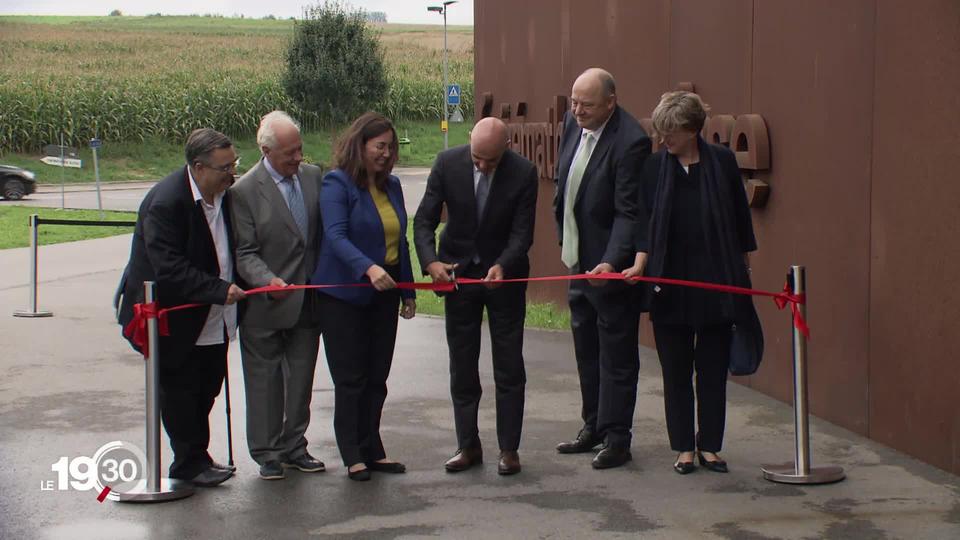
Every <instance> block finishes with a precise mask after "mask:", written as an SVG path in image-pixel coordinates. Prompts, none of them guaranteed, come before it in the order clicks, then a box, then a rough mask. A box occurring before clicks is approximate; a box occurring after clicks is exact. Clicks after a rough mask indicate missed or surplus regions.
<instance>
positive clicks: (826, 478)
mask: <svg viewBox="0 0 960 540" xmlns="http://www.w3.org/2000/svg"><path fill="white" fill-rule="evenodd" d="M761 470H762V471H763V477H764V478H765V479H767V480H769V481H771V482H778V483H781V484H832V483H834V482H839V481H841V480H843V479H844V478H846V474H844V472H843V467H834V466H830V465H828V466H824V467H810V471H809V472H808V473H807V474H797V466H796V464H794V463H782V464H779V465H763V466H761Z"/></svg>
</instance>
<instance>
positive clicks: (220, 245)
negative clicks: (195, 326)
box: [187, 167, 237, 346]
mask: <svg viewBox="0 0 960 540" xmlns="http://www.w3.org/2000/svg"><path fill="white" fill-rule="evenodd" d="M187 175H188V176H189V177H190V191H192V192H193V200H194V201H198V202H199V203H200V206H201V207H202V208H203V213H204V215H206V217H207V225H208V226H209V227H210V236H212V237H213V245H214V247H216V250H217V263H218V264H219V265H220V279H222V280H224V281H226V282H227V283H233V259H231V258H230V241H229V239H228V238H227V223H226V222H225V221H224V218H223V193H224V192H220V193H217V194H216V195H215V196H214V197H213V204H207V202H206V201H204V200H203V195H202V194H201V193H200V188H198V187H197V181H196V180H194V179H193V172H191V171H190V168H189V167H187ZM224 327H226V329H227V336H228V337H229V338H230V341H233V340H234V339H236V336H237V305H236V304H231V305H229V306H222V305H218V304H214V305H212V306H210V314H209V315H207V322H206V323H205V324H204V325H203V330H201V331H200V337H198V338H197V343H196V345H197V346H204V345H220V344H221V343H223V329H224Z"/></svg>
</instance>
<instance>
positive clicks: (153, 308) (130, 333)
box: [123, 272, 810, 357]
mask: <svg viewBox="0 0 960 540" xmlns="http://www.w3.org/2000/svg"><path fill="white" fill-rule="evenodd" d="M578 279H590V280H609V281H638V282H639V281H642V282H646V283H654V284H657V285H675V286H680V287H693V288H697V289H705V290H708V291H717V292H726V293H731V294H744V295H750V296H766V297H769V298H772V299H773V301H774V303H776V305H777V307H778V308H779V309H783V308H785V307H786V306H787V305H789V306H790V311H791V313H792V315H793V325H794V326H795V327H796V328H797V329H798V330H800V332H801V333H802V334H803V335H804V336H805V337H807V338H809V337H810V327H809V326H807V322H806V321H805V320H804V318H803V315H802V314H801V313H800V307H799V306H800V305H801V304H806V302H807V299H806V295H804V294H793V292H792V291H791V290H790V285H789V284H786V285H784V286H783V291H782V292H778V293H774V292H768V291H760V290H756V289H748V288H746V287H734V286H732V285H721V284H719V283H707V282H704V281H686V280H682V279H672V278H652V277H639V276H638V277H633V278H629V279H627V278H624V277H623V275H622V274H620V273H617V272H605V273H601V274H570V275H566V276H542V277H530V278H514V279H501V280H497V281H484V280H482V279H474V278H460V279H458V280H457V281H456V282H455V283H422V282H417V283H410V282H400V283H397V288H398V289H406V290H425V291H435V292H451V291H453V290H454V289H456V287H457V286H458V285H481V284H482V285H489V284H494V283H496V284H499V283H530V282H544V281H573V280H578ZM372 286H373V285H371V284H369V283H348V284H337V285H288V286H286V287H274V286H270V285H268V286H266V287H257V288H255V289H250V290H248V291H246V293H247V295H251V294H263V293H270V292H278V291H295V290H301V289H332V288H336V287H372ZM204 305H206V304H183V305H179V306H174V307H169V308H164V309H159V310H158V309H157V304H156V302H154V303H152V304H134V306H133V319H131V321H130V323H129V324H127V326H125V327H124V329H123V335H124V336H126V337H127V339H129V340H130V341H131V342H132V343H133V344H134V345H136V346H137V347H139V348H140V350H142V351H144V353H143V354H144V357H146V356H147V354H148V353H147V348H146V343H147V320H148V319H158V322H159V327H160V335H163V336H167V335H170V331H169V327H168V325H167V315H168V314H169V313H171V312H173V311H180V310H183V309H191V308H196V307H202V306H204Z"/></svg>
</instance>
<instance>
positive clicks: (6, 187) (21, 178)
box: [0, 165, 37, 201]
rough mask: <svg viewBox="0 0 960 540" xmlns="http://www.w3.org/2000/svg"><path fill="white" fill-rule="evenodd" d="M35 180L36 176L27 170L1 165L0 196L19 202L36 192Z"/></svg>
mask: <svg viewBox="0 0 960 540" xmlns="http://www.w3.org/2000/svg"><path fill="white" fill-rule="evenodd" d="M35 179H36V175H35V174H33V173H32V172H30V171H28V170H26V169H21V168H20V167H14V166H13V165H0V196H3V198H4V199H8V200H11V201H18V200H20V199H22V198H24V197H25V196H27V195H29V194H31V193H33V192H34V191H36V189H37V182H36V180H35Z"/></svg>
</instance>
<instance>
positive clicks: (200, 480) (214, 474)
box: [190, 467, 233, 487]
mask: <svg viewBox="0 0 960 540" xmlns="http://www.w3.org/2000/svg"><path fill="white" fill-rule="evenodd" d="M231 476H233V473H232V472H230V471H223V470H220V469H214V468H213V467H207V468H206V469H204V470H203V471H202V472H201V473H200V474H198V475H196V476H194V477H193V478H191V479H190V482H191V483H192V484H193V485H195V486H198V487H213V486H219V485H220V484H222V483H224V482H225V481H226V480H227V479H228V478H230V477H231Z"/></svg>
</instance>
